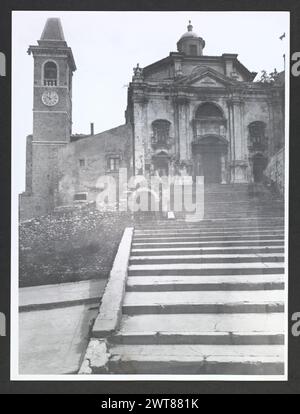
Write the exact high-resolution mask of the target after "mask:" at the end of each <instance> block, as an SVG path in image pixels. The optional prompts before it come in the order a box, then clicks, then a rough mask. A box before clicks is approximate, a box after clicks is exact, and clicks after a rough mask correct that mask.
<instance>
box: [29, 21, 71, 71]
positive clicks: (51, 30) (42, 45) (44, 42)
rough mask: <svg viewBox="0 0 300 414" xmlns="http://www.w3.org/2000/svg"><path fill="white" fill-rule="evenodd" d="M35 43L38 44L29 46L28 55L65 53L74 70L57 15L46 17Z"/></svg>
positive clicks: (69, 50) (69, 49)
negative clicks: (39, 36) (38, 38)
mask: <svg viewBox="0 0 300 414" xmlns="http://www.w3.org/2000/svg"><path fill="white" fill-rule="evenodd" d="M37 43H38V46H29V48H28V54H29V55H30V54H31V53H32V55H33V56H34V57H35V56H37V55H43V56H46V55H49V57H50V56H51V55H53V54H55V55H59V56H60V55H61V56H63V55H64V56H66V55H67V57H68V59H69V65H70V68H71V70H72V71H74V70H76V65H75V61H74V57H73V53H72V49H71V48H70V47H69V46H68V44H67V42H66V40H65V36H64V31H63V28H62V24H61V21H60V19H59V18H58V17H51V18H49V19H47V21H46V24H45V27H44V30H43V32H42V35H41V38H40V40H38V41H37Z"/></svg>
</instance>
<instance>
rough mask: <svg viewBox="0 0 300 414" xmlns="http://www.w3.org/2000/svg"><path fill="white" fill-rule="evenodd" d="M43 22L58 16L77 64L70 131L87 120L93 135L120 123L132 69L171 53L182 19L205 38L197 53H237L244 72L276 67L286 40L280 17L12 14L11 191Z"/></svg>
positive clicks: (20, 167) (27, 124)
mask: <svg viewBox="0 0 300 414" xmlns="http://www.w3.org/2000/svg"><path fill="white" fill-rule="evenodd" d="M48 17H60V18H61V21H62V25H63V29H64V34H65V38H66V41H67V43H68V45H69V46H70V47H72V50H73V54H74V58H75V62H76V65H77V71H76V72H75V74H74V77H73V133H89V129H90V127H89V125H90V122H94V124H95V132H96V133H97V132H101V131H104V130H106V129H109V128H113V127H115V126H118V125H120V124H122V123H124V111H125V109H126V98H127V88H126V85H128V83H129V82H130V81H131V77H132V73H133V72H132V68H133V67H134V66H136V63H138V62H139V63H140V66H141V67H143V66H146V65H149V64H151V63H153V62H155V61H157V60H159V59H162V58H164V57H166V56H168V54H169V53H170V52H171V51H176V42H177V41H178V39H179V38H180V36H181V35H182V34H183V33H184V32H185V31H186V30H187V29H186V26H187V24H188V20H192V24H193V26H194V31H195V32H196V33H198V35H199V36H201V37H203V38H204V39H205V41H206V47H205V49H204V54H206V55H222V54H223V53H237V54H238V55H239V60H240V61H241V62H242V63H243V64H244V65H245V66H246V67H247V68H248V69H249V70H250V71H256V72H260V71H261V70H263V69H265V70H267V71H268V72H271V71H273V69H274V68H277V70H278V71H281V70H283V68H284V65H283V54H284V53H285V52H286V48H287V46H288V42H289V38H288V34H289V14H288V13H286V12H273V13H270V12H226V13H224V12H53V11H52V12H31V11H29V12H27V11H26V12H21V11H17V12H13V42H12V57H13V77H12V80H13V85H12V86H13V175H14V182H15V186H16V187H17V188H18V190H19V191H23V190H24V182H25V181H24V180H25V142H26V136H27V135H29V134H30V133H32V102H33V59H32V56H28V55H27V53H26V52H27V49H28V46H29V45H35V44H36V42H37V40H38V39H39V38H40V36H41V33H42V31H43V27H44V25H45V22H46V19H47V18H48ZM284 32H286V34H287V38H286V39H285V40H284V41H281V40H279V36H281V35H282V34H283V33H284Z"/></svg>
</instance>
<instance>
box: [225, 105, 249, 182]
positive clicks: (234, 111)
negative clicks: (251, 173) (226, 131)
mask: <svg viewBox="0 0 300 414" xmlns="http://www.w3.org/2000/svg"><path fill="white" fill-rule="evenodd" d="M228 104H229V108H230V113H231V137H232V145H231V151H232V152H231V155H232V156H231V164H230V168H231V182H234V183H247V182H248V180H247V169H248V162H247V160H246V154H245V136H244V129H243V104H244V102H243V100H242V99H240V98H239V97H233V98H231V99H230V101H229V102H228Z"/></svg>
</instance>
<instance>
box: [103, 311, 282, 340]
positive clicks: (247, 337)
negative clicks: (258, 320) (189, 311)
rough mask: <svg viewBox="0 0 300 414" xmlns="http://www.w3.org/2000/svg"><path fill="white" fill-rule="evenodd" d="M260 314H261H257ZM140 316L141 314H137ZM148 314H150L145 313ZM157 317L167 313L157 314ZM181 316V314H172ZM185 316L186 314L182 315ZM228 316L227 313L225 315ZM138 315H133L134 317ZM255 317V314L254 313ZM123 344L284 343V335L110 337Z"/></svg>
mask: <svg viewBox="0 0 300 414" xmlns="http://www.w3.org/2000/svg"><path fill="white" fill-rule="evenodd" d="M257 315H259V314H257ZM137 316H140V315H137ZM145 316H148V315H145ZM156 316H157V317H160V316H165V315H156ZM170 316H176V317H179V315H170ZM181 316H184V315H180V317H181ZM224 316H226V315H224ZM134 317H136V316H133V318H134ZM252 318H253V315H252ZM110 342H111V343H113V344H122V345H174V344H176V345H187V344H190V345H284V335H283V334H282V333H281V332H280V331H278V332H265V331H261V332H255V331H254V332H242V333H240V332H211V331H210V332H205V331H202V332H194V331H191V332H172V331H165V332H164V331H160V332H156V331H147V330H146V331H143V332H124V333H121V332H119V333H117V334H115V335H114V336H113V337H111V338H110Z"/></svg>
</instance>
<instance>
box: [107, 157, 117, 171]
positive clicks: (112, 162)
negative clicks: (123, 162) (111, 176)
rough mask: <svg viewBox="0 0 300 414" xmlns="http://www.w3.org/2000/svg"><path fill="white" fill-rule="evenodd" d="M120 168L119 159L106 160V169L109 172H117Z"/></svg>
mask: <svg viewBox="0 0 300 414" xmlns="http://www.w3.org/2000/svg"><path fill="white" fill-rule="evenodd" d="M119 168H120V158H119V157H109V158H108V169H109V171H118V170H119Z"/></svg>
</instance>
